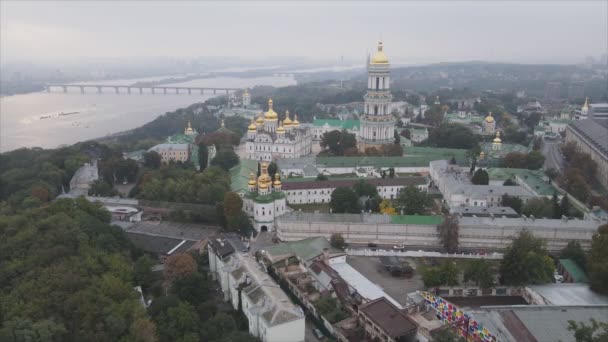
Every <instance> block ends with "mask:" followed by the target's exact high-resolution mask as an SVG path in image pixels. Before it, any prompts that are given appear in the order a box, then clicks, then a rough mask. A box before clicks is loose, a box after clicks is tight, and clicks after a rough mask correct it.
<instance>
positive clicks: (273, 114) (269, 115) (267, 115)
mask: <svg viewBox="0 0 608 342" xmlns="http://www.w3.org/2000/svg"><path fill="white" fill-rule="evenodd" d="M278 118H279V116H278V115H277V113H276V112H275V111H274V110H272V99H268V111H267V112H266V113H265V114H264V119H266V120H269V121H274V120H277V119H278Z"/></svg>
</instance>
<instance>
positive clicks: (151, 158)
mask: <svg viewBox="0 0 608 342" xmlns="http://www.w3.org/2000/svg"><path fill="white" fill-rule="evenodd" d="M160 164H161V157H160V154H158V152H156V151H150V152H146V153H144V166H145V167H147V168H149V169H158V168H159V167H160Z"/></svg>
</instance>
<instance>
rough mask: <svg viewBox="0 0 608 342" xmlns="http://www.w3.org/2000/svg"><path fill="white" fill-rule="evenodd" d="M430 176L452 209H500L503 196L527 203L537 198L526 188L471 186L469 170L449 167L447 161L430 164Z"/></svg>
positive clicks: (517, 186) (435, 161) (516, 186)
mask: <svg viewBox="0 0 608 342" xmlns="http://www.w3.org/2000/svg"><path fill="white" fill-rule="evenodd" d="M429 174H430V176H431V178H432V180H433V184H434V185H435V186H436V187H437V188H438V189H439V191H440V192H441V193H442V194H443V199H444V201H445V202H446V204H447V205H448V206H449V207H450V208H454V207H458V206H460V207H470V206H474V207H499V206H501V201H502V196H503V195H505V194H506V195H509V196H517V197H519V198H521V199H522V201H524V202H526V201H527V200H528V199H530V198H534V197H537V196H536V195H535V194H534V193H532V192H530V191H528V190H526V189H525V188H523V187H521V186H519V185H515V186H503V185H475V184H471V182H470V180H469V177H468V169H467V170H464V169H462V168H461V167H459V166H457V165H449V163H448V161H447V160H434V161H432V162H430V166H429Z"/></svg>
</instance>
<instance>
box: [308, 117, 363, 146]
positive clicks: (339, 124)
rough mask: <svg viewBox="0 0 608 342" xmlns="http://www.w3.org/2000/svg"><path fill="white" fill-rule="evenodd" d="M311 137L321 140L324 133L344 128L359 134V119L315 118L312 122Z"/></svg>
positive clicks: (356, 134)
mask: <svg viewBox="0 0 608 342" xmlns="http://www.w3.org/2000/svg"><path fill="white" fill-rule="evenodd" d="M312 126H313V127H312V139H313V140H315V141H321V138H322V137H323V134H324V133H327V132H331V131H342V130H346V131H347V132H348V133H352V134H354V135H355V136H359V120H338V119H315V120H314V121H313V123H312Z"/></svg>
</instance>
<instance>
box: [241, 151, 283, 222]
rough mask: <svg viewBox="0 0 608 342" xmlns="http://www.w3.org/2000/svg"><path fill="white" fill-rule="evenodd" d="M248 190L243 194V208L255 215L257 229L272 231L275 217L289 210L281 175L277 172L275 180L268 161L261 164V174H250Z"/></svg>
mask: <svg viewBox="0 0 608 342" xmlns="http://www.w3.org/2000/svg"><path fill="white" fill-rule="evenodd" d="M247 189H248V192H247V193H245V195H244V196H243V208H244V209H245V212H246V213H247V215H249V216H251V217H253V226H254V228H255V229H256V230H257V231H271V230H273V228H274V219H275V218H276V217H278V216H280V215H283V214H284V213H285V211H286V210H287V201H286V199H285V194H284V193H283V191H282V183H281V179H280V175H279V173H278V172H277V173H276V174H275V177H274V181H273V180H272V179H271V177H270V174H269V173H268V163H267V162H262V163H261V164H260V176H259V177H258V178H257V180H256V178H255V174H253V173H250V174H249V181H248V182H247Z"/></svg>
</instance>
